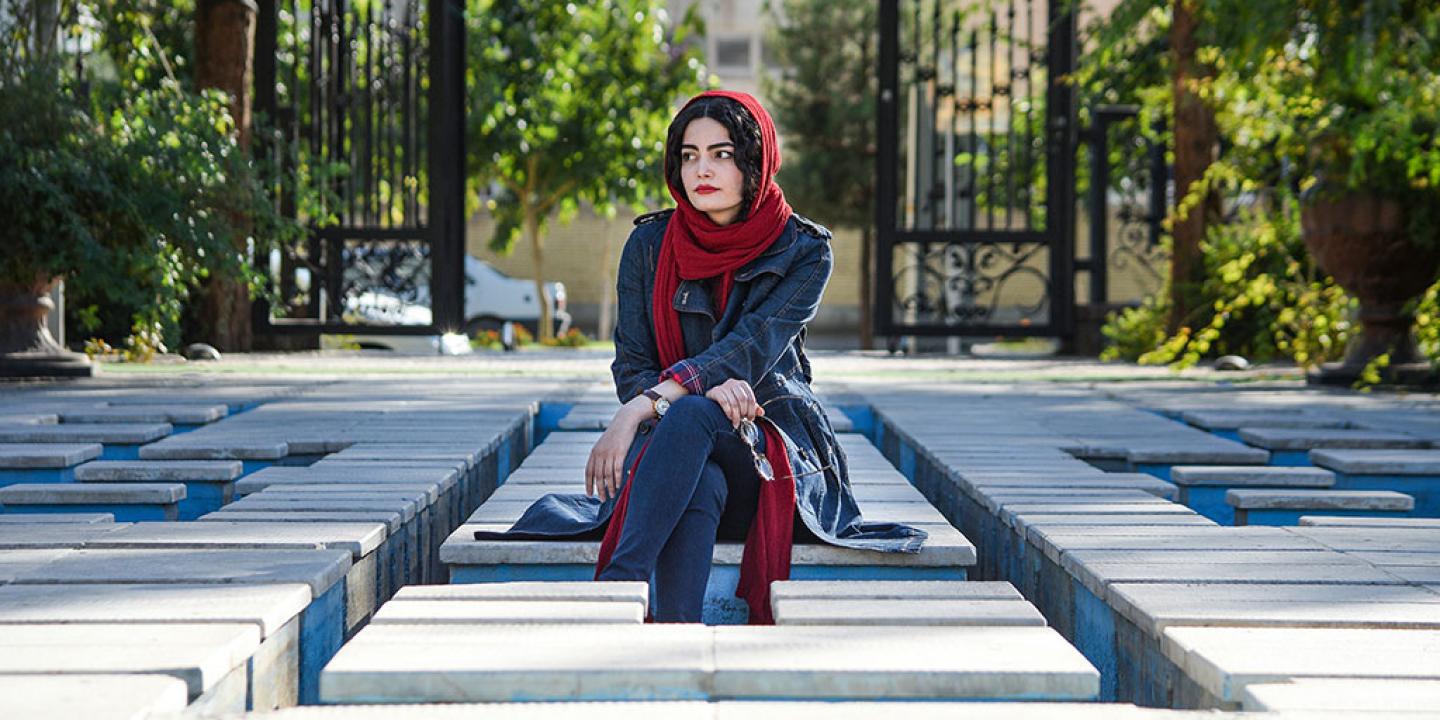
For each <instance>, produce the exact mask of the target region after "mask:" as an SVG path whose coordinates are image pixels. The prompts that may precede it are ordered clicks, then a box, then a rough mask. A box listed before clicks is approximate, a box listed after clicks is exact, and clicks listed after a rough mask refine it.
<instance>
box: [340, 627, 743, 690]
mask: <svg viewBox="0 0 1440 720" xmlns="http://www.w3.org/2000/svg"><path fill="white" fill-rule="evenodd" d="M712 633H713V631H712V629H711V628H708V627H704V626H700V625H649V626H642V627H640V628H636V627H635V626H633V625H538V626H535V625H519V626H517V625H508V626H507V625H481V626H466V625H398V624H397V625H389V624H376V625H371V626H369V627H366V628H365V629H364V630H361V631H360V632H359V633H358V634H357V635H356V636H355V637H354V638H353V639H351V641H350V642H348V643H346V644H345V646H344V647H342V648H341V649H340V652H339V653H338V654H337V655H336V656H335V658H334V659H333V660H331V661H330V663H329V664H328V665H326V667H325V670H324V671H323V672H322V673H321V677H320V697H321V700H322V701H323V702H326V703H342V702H343V703H367V702H386V703H402V702H486V701H490V702H493V701H514V700H526V701H543V700H587V699H589V700H602V699H604V700H609V699H657V700H658V699H675V700H680V699H691V700H694V699H703V698H704V697H705V696H706V694H707V685H708V683H709V680H710V677H711V674H712V672H713V669H714V659H713V658H714V655H713V652H714V650H713V641H712V636H713V635H712Z"/></svg>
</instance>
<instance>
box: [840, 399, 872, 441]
mask: <svg viewBox="0 0 1440 720" xmlns="http://www.w3.org/2000/svg"><path fill="white" fill-rule="evenodd" d="M840 412H841V413H844V415H845V417H847V418H850V424H851V425H852V426H854V428H855V432H857V433H860V434H861V435H864V436H865V437H870V436H871V435H872V434H874V432H875V410H874V409H872V408H871V407H870V406H869V405H841V406H840Z"/></svg>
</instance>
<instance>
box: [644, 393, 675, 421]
mask: <svg viewBox="0 0 1440 720" xmlns="http://www.w3.org/2000/svg"><path fill="white" fill-rule="evenodd" d="M643 395H645V397H647V398H650V402H651V403H653V404H654V407H655V417H657V418H662V417H665V412H666V411H668V410H669V409H670V401H669V400H666V399H665V396H664V395H661V394H660V393H658V392H655V390H654V389H650V390H646V391H645V392H644V393H643Z"/></svg>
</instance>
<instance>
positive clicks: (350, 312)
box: [321, 255, 570, 355]
mask: <svg viewBox="0 0 1440 720" xmlns="http://www.w3.org/2000/svg"><path fill="white" fill-rule="evenodd" d="M545 287H546V290H547V291H548V293H549V295H550V297H551V298H552V301H553V304H552V305H551V318H552V320H553V321H554V322H555V332H556V334H563V333H565V332H566V331H567V330H569V328H570V314H569V313H567V312H565V285H564V284H563V283H559V282H551V283H546V286H545ZM345 318H346V320H347V321H349V322H356V323H366V324H371V325H420V326H423V325H429V324H430V323H431V320H432V318H433V316H432V315H431V312H430V293H429V287H428V286H426V285H421V286H420V287H418V288H417V292H416V293H415V298H414V299H413V300H405V299H402V298H400V297H397V296H396V295H394V294H391V293H387V292H385V291H383V290H369V291H366V292H364V293H361V294H359V295H354V296H350V297H348V298H346V301H345ZM507 322H514V323H518V324H521V325H524V326H526V327H527V328H528V329H530V331H531V332H532V333H533V332H535V331H536V329H538V327H539V325H540V304H539V303H537V302H536V301H535V282H534V281H533V280H521V279H518V278H512V277H510V276H508V275H506V274H505V273H502V272H500V271H499V270H497V269H495V267H494V266H492V265H490V264H489V263H487V262H485V261H483V260H480V259H478V258H474V257H471V256H469V255H467V256H465V326H464V328H463V331H464V334H463V335H462V334H459V333H447V334H444V335H388V334H377V333H358V334H353V335H323V336H321V346H322V347H326V348H344V347H354V346H359V347H360V348H361V349H366V350H393V351H396V352H403V353H409V354H425V355H434V354H441V355H459V354H464V353H468V352H470V344H469V341H468V338H470V337H473V336H474V335H475V334H476V333H478V332H481V331H483V330H499V329H500V328H501V327H502V326H503V325H504V324H505V323H507Z"/></svg>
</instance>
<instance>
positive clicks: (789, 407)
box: [507, 210, 926, 553]
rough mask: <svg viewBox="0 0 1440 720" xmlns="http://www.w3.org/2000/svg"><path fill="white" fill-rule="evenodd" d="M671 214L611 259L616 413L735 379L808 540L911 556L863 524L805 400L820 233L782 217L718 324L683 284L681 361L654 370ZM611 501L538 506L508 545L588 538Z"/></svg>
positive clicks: (827, 253)
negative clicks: (785, 470) (660, 270)
mask: <svg viewBox="0 0 1440 720" xmlns="http://www.w3.org/2000/svg"><path fill="white" fill-rule="evenodd" d="M672 212H673V211H671V210H664V211H660V212H656V213H650V214H648V215H642V216H640V217H639V218H637V219H636V221H635V229H634V230H633V231H632V232H631V233H630V239H629V240H628V241H627V242H626V243H625V249H624V251H623V253H622V254H621V258H620V269H619V275H618V278H617V283H616V285H617V296H618V299H619V315H618V318H617V322H616V327H615V335H614V339H615V361H614V363H613V364H611V366H610V370H611V373H612V374H613V375H614V378H615V390H616V395H617V396H618V398H619V400H620V402H621V403H625V402H628V401H630V400H632V399H634V397H635V396H636V395H639V394H641V393H642V392H644V391H645V390H646V389H647V388H651V387H654V386H655V385H657V384H659V383H660V382H661V381H662V379H665V378H673V379H675V380H676V381H678V382H680V383H681V384H683V385H684V386H685V387H686V388H687V389H688V390H689V391H690V393H691V394H693V395H704V394H705V392H707V391H709V390H710V389H711V388H713V387H715V386H717V385H720V384H721V383H723V382H725V381H726V380H728V379H730V378H739V379H741V380H745V381H746V382H748V383H749V384H750V386H751V387H752V388H753V389H754V391H755V397H756V399H757V400H758V401H759V402H760V404H761V405H762V406H763V407H764V408H765V415H764V417H765V419H766V420H769V421H770V422H772V423H774V425H775V426H776V427H777V428H778V429H779V430H780V433H781V435H782V436H783V437H784V439H785V445H786V452H787V454H788V456H789V459H790V466H791V469H792V470H793V471H794V473H795V490H796V503H795V505H796V511H797V513H798V514H799V517H800V520H801V521H802V522H803V523H804V524H805V526H806V527H807V528H808V529H809V530H810V532H811V533H813V534H814V535H815V536H816V537H817V538H819V539H820V540H823V541H825V542H828V543H831V544H834V545H840V546H844V547H850V548H856V549H865V550H877V551H883V552H910V553H913V552H919V550H920V546H921V545H922V544H923V543H924V541H925V538H926V533H925V532H924V531H923V530H920V529H918V528H912V527H909V526H905V525H900V524H896V523H872V522H865V521H863V520H862V518H861V515H860V509H859V507H858V505H857V504H856V502H855V497H854V495H853V494H852V493H851V491H850V484H849V470H848V465H847V462H846V458H845V452H844V450H843V449H841V447H840V444H839V443H838V442H837V441H836V439H835V431H834V429H833V428H832V427H831V426H830V421H829V419H828V418H827V417H826V415H825V410H824V408H822V407H821V406H820V403H819V401H818V400H817V399H816V398H815V394H814V393H813V392H812V391H811V389H810V380H811V375H810V362H809V361H808V360H807V359H806V357H805V325H806V323H808V322H809V321H810V320H812V319H813V318H814V317H815V312H816V310H817V309H818V308H819V306H820V297H821V295H822V294H823V292H824V290H825V285H826V284H827V283H828V282H829V280H830V273H831V270H832V267H833V265H834V256H833V254H832V252H831V249H830V242H829V241H830V231H829V230H826V229H825V228H824V227H821V226H820V225H818V224H816V223H814V222H812V221H810V220H808V219H806V218H803V217H801V216H799V215H792V216H791V218H790V221H789V222H788V223H787V224H786V225H785V229H784V230H783V231H782V232H781V234H780V237H779V238H778V239H777V240H776V241H775V242H774V243H773V244H771V246H770V247H769V248H767V249H766V250H765V251H764V252H762V253H761V254H760V256H759V257H757V258H755V259H754V260H752V261H750V262H749V263H747V264H746V265H744V266H742V267H741V268H740V269H738V270H736V272H735V282H734V285H733V286H732V288H731V291H730V297H729V298H728V300H727V302H726V305H725V307H724V308H723V310H722V312H720V314H719V317H716V316H715V310H714V309H713V302H712V300H711V296H710V291H709V289H708V287H707V285H706V283H705V282H702V281H697V280H683V279H682V280H681V281H680V286H679V288H677V290H676V292H675V296H674V299H673V305H674V308H675V309H676V310H677V311H679V315H680V329H681V334H682V336H683V338H684V342H685V353H686V359H685V360H682V361H680V362H679V363H677V364H676V365H674V366H672V367H669V368H665V367H661V364H660V357H659V351H658V350H657V346H656V343H655V336H654V332H653V328H654V323H653V320H652V317H651V315H652V307H653V306H652V302H651V299H652V295H653V290H654V287H655V267H656V261H657V258H658V257H659V254H660V241H661V238H662V237H663V236H664V234H665V226H666V223H667V222H668V221H669V218H670V215H671V213H672ZM655 422H656V421H655V420H647V421H645V422H644V423H642V424H641V426H640V428H639V430H638V431H637V433H636V436H635V440H634V441H633V442H632V443H631V446H630V450H629V452H628V453H627V456H626V459H625V464H624V466H623V467H627V468H628V467H631V466H632V464H633V462H634V460H635V458H636V456H637V454H638V453H639V451H640V449H641V448H642V447H643V446H644V443H645V441H646V440H647V437H646V436H647V435H648V433H649V432H650V430H651V429H652V428H653V426H654V424H655ZM614 502H615V501H614V499H613V498H612V499H611V500H609V501H607V502H604V503H601V502H600V501H599V500H597V499H594V498H590V497H587V496H583V495H582V496H559V495H552V496H547V497H546V498H544V499H542V500H541V501H539V502H537V503H536V504H535V506H532V507H531V508H530V509H529V510H527V511H526V513H525V514H524V515H523V516H522V517H521V518H520V520H519V521H517V522H516V524H515V526H514V527H512V528H511V530H510V532H509V533H508V534H507V535H508V536H511V537H515V536H539V537H553V536H557V535H585V534H593V531H595V530H597V529H598V528H599V527H600V526H601V525H603V524H604V522H605V521H606V520H607V519H608V518H609V516H610V511H611V509H612V508H613V505H614ZM798 539H799V536H797V540H798Z"/></svg>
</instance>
